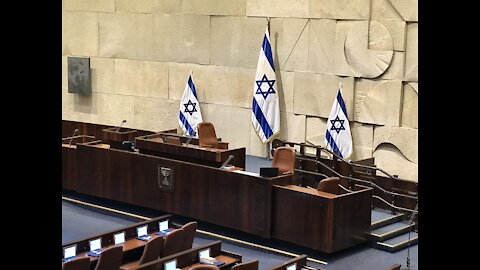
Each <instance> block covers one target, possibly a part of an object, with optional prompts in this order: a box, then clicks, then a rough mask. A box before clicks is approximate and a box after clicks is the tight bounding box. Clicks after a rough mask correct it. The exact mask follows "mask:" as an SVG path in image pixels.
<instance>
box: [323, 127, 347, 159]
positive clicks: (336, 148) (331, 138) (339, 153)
mask: <svg viewBox="0 0 480 270" xmlns="http://www.w3.org/2000/svg"><path fill="white" fill-rule="evenodd" d="M325 138H326V139H327V142H328V144H330V146H331V147H332V149H333V152H335V153H337V154H338V155H339V156H340V157H341V158H343V155H342V153H341V152H340V150H339V149H338V146H337V144H336V143H335V140H334V139H333V137H332V135H330V132H329V131H328V130H327V133H326V134H325Z"/></svg>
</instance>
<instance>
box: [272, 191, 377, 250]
mask: <svg viewBox="0 0 480 270" xmlns="http://www.w3.org/2000/svg"><path fill="white" fill-rule="evenodd" d="M357 187H358V190H357V191H354V192H352V193H346V194H341V195H335V194H330V193H326V192H322V191H317V190H315V189H309V188H304V187H298V186H292V185H285V186H279V185H274V186H273V192H272V206H273V210H272V212H273V213H272V216H273V219H272V238H276V239H279V240H283V241H286V242H289V243H294V244H297V245H300V246H305V247H309V248H312V249H315V250H319V251H322V252H325V253H333V252H335V251H338V250H341V249H345V248H348V247H351V246H354V245H357V244H360V243H362V242H365V241H366V240H367V238H366V233H367V232H369V231H370V223H371V209H370V207H371V201H372V193H373V190H372V188H370V187H363V186H360V185H357Z"/></svg>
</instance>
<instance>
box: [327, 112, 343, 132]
mask: <svg viewBox="0 0 480 270" xmlns="http://www.w3.org/2000/svg"><path fill="white" fill-rule="evenodd" d="M330 122H331V123H332V127H331V128H330V130H335V131H336V132H337V133H340V131H341V130H345V127H344V126H343V122H345V120H340V118H338V115H337V117H336V118H335V119H333V120H330ZM336 123H340V126H338V127H337V125H336Z"/></svg>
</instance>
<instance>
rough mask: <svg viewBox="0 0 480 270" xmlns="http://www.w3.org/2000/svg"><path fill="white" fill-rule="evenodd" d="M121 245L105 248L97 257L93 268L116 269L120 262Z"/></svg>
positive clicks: (100, 269) (121, 256)
mask: <svg viewBox="0 0 480 270" xmlns="http://www.w3.org/2000/svg"><path fill="white" fill-rule="evenodd" d="M122 259H123V247H122V246H112V247H109V248H106V249H105V250H104V251H102V253H100V257H99V258H98V262H97V266H96V267H95V270H118V269H119V268H120V265H121V264H122Z"/></svg>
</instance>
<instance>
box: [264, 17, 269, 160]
mask: <svg viewBox="0 0 480 270" xmlns="http://www.w3.org/2000/svg"><path fill="white" fill-rule="evenodd" d="M267 28H268V34H269V35H270V17H267ZM265 147H266V149H267V156H266V157H265V159H266V160H270V142H267V143H266V145H265Z"/></svg>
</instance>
